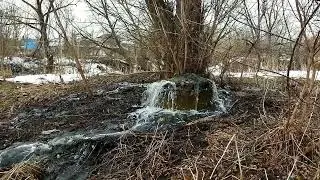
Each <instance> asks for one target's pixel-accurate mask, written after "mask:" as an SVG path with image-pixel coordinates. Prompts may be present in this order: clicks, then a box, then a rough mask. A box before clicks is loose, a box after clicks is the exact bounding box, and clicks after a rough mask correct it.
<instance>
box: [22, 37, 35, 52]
mask: <svg viewBox="0 0 320 180" xmlns="http://www.w3.org/2000/svg"><path fill="white" fill-rule="evenodd" d="M37 47H38V42H37V40H36V39H24V40H23V48H24V50H27V51H30V50H31V51H32V50H36V49H37Z"/></svg>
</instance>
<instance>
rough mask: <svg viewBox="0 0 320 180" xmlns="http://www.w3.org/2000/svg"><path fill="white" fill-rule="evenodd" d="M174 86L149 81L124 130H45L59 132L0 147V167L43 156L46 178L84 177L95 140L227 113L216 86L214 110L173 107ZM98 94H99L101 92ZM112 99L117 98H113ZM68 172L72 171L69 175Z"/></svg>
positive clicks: (213, 99) (117, 91)
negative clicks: (139, 106) (177, 108)
mask: <svg viewBox="0 0 320 180" xmlns="http://www.w3.org/2000/svg"><path fill="white" fill-rule="evenodd" d="M128 86H130V85H128ZM176 88H177V87H176V84H175V83H174V82H171V81H160V82H155V83H151V84H148V85H147V87H146V90H145V92H144V93H143V96H142V100H141V101H142V102H141V108H139V109H137V108H135V109H136V110H134V111H133V112H131V113H129V114H128V117H127V118H126V120H127V121H128V123H127V124H129V125H127V126H128V128H127V129H126V130H119V131H116V130H110V129H109V130H105V131H103V130H95V129H90V130H86V131H81V132H79V131H78V132H77V131H74V132H65V133H63V132H62V133H59V132H60V130H52V131H45V133H42V134H51V133H56V132H58V133H57V135H56V136H55V135H53V136H52V138H51V139H48V140H46V141H41V142H28V143H16V144H14V145H12V146H11V147H8V148H6V149H4V150H1V151H0V168H3V167H8V166H10V165H12V164H15V163H19V162H22V161H37V162H38V161H41V160H43V159H46V163H47V164H49V165H48V167H47V169H46V171H47V173H48V174H49V175H48V177H47V179H72V178H75V179H86V178H87V177H86V176H87V175H88V173H89V170H88V168H87V167H85V166H86V165H85V163H83V161H84V160H85V159H88V158H89V156H90V154H91V153H90V152H92V151H93V150H94V149H95V146H96V145H97V143H101V142H103V143H106V142H108V141H115V140H116V139H118V138H119V137H120V136H123V135H125V134H128V133H132V132H151V131H154V130H173V129H174V128H176V127H177V126H180V125H183V124H186V123H187V122H190V121H192V120H194V119H197V118H201V117H205V116H212V115H221V114H223V113H226V112H227V102H228V99H229V98H228V96H227V95H224V94H226V93H221V92H218V90H217V88H216V87H215V86H214V87H213V88H214V89H213V91H214V92H216V93H213V94H214V96H213V97H210V98H212V103H214V104H216V105H217V108H216V109H215V110H210V109H208V110H203V111H197V106H196V107H195V109H194V110H188V111H181V110H176V109H175V100H176ZM123 89H124V90H123ZM123 89H120V90H116V91H115V90H113V91H109V92H107V93H106V94H107V95H110V94H116V93H125V92H126V90H125V88H123ZM224 92H226V91H224ZM99 93H100V94H101V92H99ZM108 98H109V99H108ZM108 98H106V99H107V100H108V101H110V97H109V96H108ZM79 99H81V98H79ZM79 99H74V98H73V99H72V101H78V100H79ZM111 100H112V98H111ZM114 100H119V99H116V98H114ZM70 101H71V100H70ZM115 103H118V102H115ZM163 104H166V106H165V107H167V108H163ZM132 106H137V105H132ZM120 107H121V106H120ZM47 109H48V108H45V109H44V110H37V112H38V113H37V114H36V115H35V116H37V117H42V116H43V114H42V113H45V112H46V111H47ZM49 109H50V108H49ZM25 114H27V113H25ZM26 117H27V119H28V118H29V117H28V116H27V115H26ZM43 117H46V116H43ZM130 122H133V123H130ZM49 132H50V133H49ZM50 137H51V136H50ZM70 171H72V172H73V173H71V175H70Z"/></svg>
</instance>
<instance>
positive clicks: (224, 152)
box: [210, 134, 236, 179]
mask: <svg viewBox="0 0 320 180" xmlns="http://www.w3.org/2000/svg"><path fill="white" fill-rule="evenodd" d="M235 136H236V134H234V135H233V136H232V138H231V139H230V141H229V142H228V144H227V147H226V148H225V150H224V151H223V154H222V156H221V157H220V159H219V161H218V162H217V164H216V166H215V167H214V169H213V171H212V173H211V175H210V179H212V177H213V174H214V173H215V171H216V169H217V167H218V165H219V164H220V162H221V160H222V158H223V157H224V155H225V154H226V152H227V150H228V148H229V146H230V144H231V142H232V141H233V139H234V137H235Z"/></svg>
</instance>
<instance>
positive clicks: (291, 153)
mask: <svg viewBox="0 0 320 180" xmlns="http://www.w3.org/2000/svg"><path fill="white" fill-rule="evenodd" d="M263 95H265V93H262V94H261V96H260V98H259V99H257V100H251V101H250V99H246V100H245V101H247V102H244V100H240V101H239V102H244V103H243V104H240V105H238V106H239V107H242V108H243V107H244V106H248V105H253V106H252V107H258V109H260V111H254V110H253V109H252V107H251V106H250V107H249V110H250V111H251V112H248V111H247V110H246V109H241V108H239V109H237V110H236V111H237V112H238V113H236V114H233V115H231V116H229V117H221V118H213V119H211V120H210V119H206V120H199V121H197V122H196V123H190V124H189V125H188V126H184V127H182V128H180V129H179V130H176V131H175V132H167V133H164V132H161V133H160V132H158V133H155V134H139V135H132V136H128V137H123V138H122V139H121V141H120V143H118V145H117V147H116V148H113V149H112V150H111V151H109V150H108V152H107V153H104V152H106V151H104V150H103V149H102V152H103V153H101V156H99V157H98V159H99V160H100V161H99V162H97V163H98V166H97V169H96V170H95V171H94V172H92V179H171V180H176V179H184V180H192V179H193V180H200V179H204V180H206V179H217V180H221V179H240V180H244V179H245V180H246V179H249V180H260V179H264V180H278V179H281V180H282V179H283V180H289V179H290V180H303V179H306V180H309V179H320V131H319V129H320V113H318V112H320V108H318V107H314V109H313V110H312V112H313V113H312V116H310V117H309V118H307V119H304V120H302V119H297V121H296V122H300V123H295V124H292V125H291V126H290V128H285V122H286V120H287V117H288V115H290V113H289V112H288V107H287V106H286V105H284V104H283V105H282V106H281V104H279V103H280V102H279V98H282V97H277V96H275V97H272V98H271V99H270V96H269V97H264V96H263ZM267 104H274V105H275V106H274V107H273V108H271V109H270V108H269V109H268V107H266V106H267ZM259 112H260V113H259Z"/></svg>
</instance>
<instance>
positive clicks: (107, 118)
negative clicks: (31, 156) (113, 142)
mask: <svg viewBox="0 0 320 180" xmlns="http://www.w3.org/2000/svg"><path fill="white" fill-rule="evenodd" d="M144 89H145V87H143V85H139V84H129V83H114V84H110V85H101V86H99V87H97V89H95V92H94V96H93V97H88V94H87V93H77V94H70V95H66V96H64V97H61V99H58V100H56V101H54V102H53V103H50V104H46V103H45V102H40V103H39V104H34V105H31V106H28V107H25V108H22V109H20V110H18V111H17V112H16V113H15V114H13V115H12V116H11V117H10V118H11V120H9V121H6V122H2V123H1V124H0V127H1V132H0V149H4V148H6V147H8V146H10V145H12V144H13V143H14V142H34V141H38V140H45V139H49V138H51V137H52V136H57V135H58V134H62V133H65V132H73V131H78V132H81V131H90V130H97V131H99V130H103V131H105V130H106V129H108V130H110V131H111V130H114V131H121V130H125V128H126V125H127V124H128V123H130V122H128V119H127V117H128V113H131V112H133V111H135V109H137V108H139V106H140V100H141V96H142V93H143V91H144Z"/></svg>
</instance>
